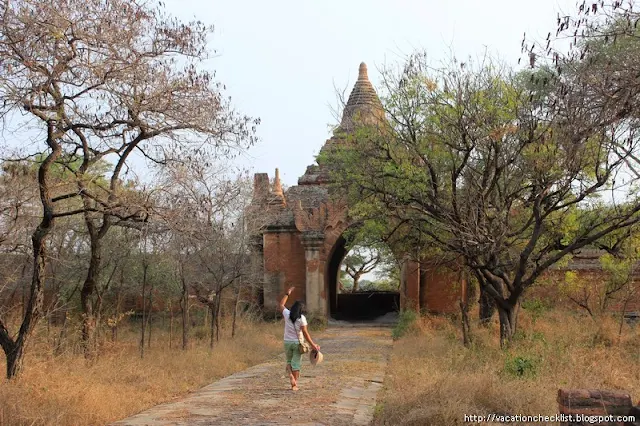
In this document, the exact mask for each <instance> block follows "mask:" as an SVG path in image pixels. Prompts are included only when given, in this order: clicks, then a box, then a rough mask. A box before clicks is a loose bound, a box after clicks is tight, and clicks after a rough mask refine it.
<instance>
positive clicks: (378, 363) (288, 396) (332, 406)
mask: <svg viewBox="0 0 640 426" xmlns="http://www.w3.org/2000/svg"><path fill="white" fill-rule="evenodd" d="M390 336H391V332H390V330H389V329H388V328H380V327H357V328H346V327H339V328H338V327H336V328H329V329H328V330H327V331H326V332H325V333H322V334H321V335H318V336H317V337H316V341H317V342H318V343H319V344H320V346H321V347H322V353H323V354H324V362H323V363H322V364H320V365H318V366H316V367H312V366H311V365H310V364H309V358H308V357H305V358H304V360H303V364H302V376H301V378H300V380H299V382H298V384H299V386H300V390H299V391H298V392H292V391H291V390H290V389H289V381H288V378H287V375H286V373H285V363H284V354H283V355H281V356H280V357H279V358H278V359H277V360H273V361H270V362H266V363H264V364H260V365H257V366H254V367H251V368H249V369H247V370H244V371H242V372H240V373H236V374H234V375H231V376H229V377H226V378H224V379H222V380H219V381H217V382H215V383H213V384H211V385H209V386H206V387H204V388H202V389H200V390H199V391H196V392H194V393H192V394H191V395H189V396H188V397H186V398H185V399H183V400H181V401H177V402H172V403H168V404H164V405H159V406H156V407H154V408H151V409H150V410H148V411H145V412H143V413H140V414H138V415H135V416H133V417H130V418H128V419H125V420H122V421H120V422H117V423H114V425H129V426H142V425H150V426H151V425H153V426H156V425H162V426H167V425H230V426H235V425H252V426H258V425H260V426H262V425H265V426H266V425H306V426H311V425H331V426H340V425H367V424H369V423H370V422H371V421H372V419H373V413H374V409H375V403H376V395H377V393H378V390H379V389H380V388H381V387H382V381H383V379H384V373H385V368H386V365H387V359H388V357H389V354H390V352H391V337H390Z"/></svg>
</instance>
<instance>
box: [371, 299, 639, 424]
mask: <svg viewBox="0 0 640 426" xmlns="http://www.w3.org/2000/svg"><path fill="white" fill-rule="evenodd" d="M476 318H477V317H476ZM518 330H519V331H518V332H517V335H516V338H515V341H514V342H513V343H512V344H511V345H510V347H509V348H508V349H506V350H501V349H500V347H499V341H498V324H497V322H496V323H494V324H492V325H491V326H490V328H488V329H487V328H484V327H475V328H474V336H475V341H474V344H473V346H472V347H471V348H469V349H467V348H465V347H464V346H463V345H462V344H461V340H462V338H461V331H460V327H459V326H458V324H457V323H455V322H452V321H451V320H448V319H445V318H442V317H431V318H423V319H421V320H418V321H416V322H415V323H413V325H412V326H410V327H409V330H408V332H407V334H406V335H405V336H404V337H402V338H400V339H399V340H397V341H396V342H395V344H394V348H393V352H392V356H391V359H390V363H389V366H388V368H387V376H386V379H385V384H384V390H383V391H382V395H380V394H379V395H378V405H377V407H376V419H375V424H377V425H421V426H426V425H462V424H469V423H465V422H464V415H465V414H468V415H470V414H477V415H481V414H482V415H487V414H490V413H501V414H509V415H516V414H525V415H535V414H540V415H554V414H556V413H557V412H558V405H557V403H556V396H557V391H558V389H559V388H595V389H598V388H599V389H617V390H625V391H627V392H630V393H631V396H632V398H633V402H634V403H636V402H638V401H640V369H639V368H638V366H639V365H640V325H636V326H635V327H629V326H627V325H625V327H624V329H623V333H622V336H621V337H618V324H617V323H616V322H615V321H614V320H613V319H611V318H603V319H600V320H598V321H594V320H592V319H590V318H588V317H585V316H583V315H580V314H577V313H575V312H561V311H552V312H548V313H546V314H545V315H544V316H543V317H542V318H539V319H537V321H535V322H534V321H533V320H532V318H531V317H530V316H529V315H528V313H527V312H526V311H524V310H521V314H520V317H519V324H518Z"/></svg>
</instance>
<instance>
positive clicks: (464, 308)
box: [460, 300, 473, 348]
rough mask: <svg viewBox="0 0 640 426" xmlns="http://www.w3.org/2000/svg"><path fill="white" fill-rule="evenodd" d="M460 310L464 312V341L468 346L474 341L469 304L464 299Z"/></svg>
mask: <svg viewBox="0 0 640 426" xmlns="http://www.w3.org/2000/svg"><path fill="white" fill-rule="evenodd" d="M460 312H461V313H462V342H463V343H464V346H465V347H467V348H468V347H469V346H471V343H472V342H473V336H472V335H471V325H470V324H469V304H468V303H466V302H464V301H462V300H460Z"/></svg>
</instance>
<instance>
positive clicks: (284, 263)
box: [263, 232, 306, 309]
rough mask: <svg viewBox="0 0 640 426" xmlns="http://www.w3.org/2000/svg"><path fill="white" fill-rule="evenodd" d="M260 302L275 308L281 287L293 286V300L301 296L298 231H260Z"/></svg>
mask: <svg viewBox="0 0 640 426" xmlns="http://www.w3.org/2000/svg"><path fill="white" fill-rule="evenodd" d="M263 247H264V273H265V291H264V304H265V308H267V309H275V308H276V307H277V304H278V297H281V296H282V294H283V293H284V291H285V289H286V288H288V287H290V286H294V287H296V290H295V293H294V297H293V298H292V299H295V300H298V299H299V300H304V299H305V282H306V273H305V257H304V247H303V246H302V243H301V241H300V237H299V234H297V233H293V232H278V233H265V234H264V246H263Z"/></svg>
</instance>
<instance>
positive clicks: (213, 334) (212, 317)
mask: <svg viewBox="0 0 640 426" xmlns="http://www.w3.org/2000/svg"><path fill="white" fill-rule="evenodd" d="M216 297H217V296H216ZM209 309H210V310H211V329H210V330H211V336H210V337H211V338H210V340H209V349H213V342H214V341H215V330H216V327H215V322H216V321H215V311H216V302H215V301H213V302H211V303H210V304H209Z"/></svg>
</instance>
